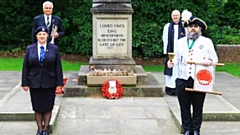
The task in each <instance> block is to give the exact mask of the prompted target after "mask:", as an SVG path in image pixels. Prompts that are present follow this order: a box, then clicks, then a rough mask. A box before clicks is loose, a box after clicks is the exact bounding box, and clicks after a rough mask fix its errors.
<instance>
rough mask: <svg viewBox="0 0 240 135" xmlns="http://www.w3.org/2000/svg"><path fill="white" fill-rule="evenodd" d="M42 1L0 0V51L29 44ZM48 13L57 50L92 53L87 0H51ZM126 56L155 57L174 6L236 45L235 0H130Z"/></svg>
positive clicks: (238, 17)
mask: <svg viewBox="0 0 240 135" xmlns="http://www.w3.org/2000/svg"><path fill="white" fill-rule="evenodd" d="M44 1H45V0H39V1H31V0H11V1H8V0H1V1H0V7H1V10H0V17H1V20H0V31H1V33H0V51H8V52H12V51H16V50H17V51H19V50H24V49H25V48H26V46H27V45H29V44H30V43H31V41H30V40H31V25H32V22H33V18H34V16H36V15H39V14H42V3H43V2H44ZM51 1H52V2H53V3H54V10H53V13H54V14H55V15H58V16H60V17H61V18H62V22H63V25H64V28H65V36H64V37H63V38H61V39H60V51H61V52H62V53H66V54H67V53H71V54H79V55H89V56H91V55H92V14H91V12H90V9H91V8H92V0H51ZM132 7H133V9H134V13H133V15H132V46H133V49H132V54H133V56H134V57H144V58H145V59H149V58H151V57H161V56H162V55H163V48H162V45H163V44H162V31H163V27H164V25H165V24H166V23H168V22H170V21H171V17H170V15H171V12H172V10H174V9H178V10H179V11H183V10H185V9H188V10H189V11H191V12H192V13H193V15H194V16H198V17H200V18H202V19H203V20H204V21H205V22H206V23H207V25H208V30H207V31H205V32H204V35H205V36H207V37H210V38H211V39H212V40H213V42H214V43H215V44H240V39H239V37H240V36H239V35H240V31H239V28H240V26H239V25H236V24H239V23H240V12H238V9H239V8H240V1H238V0H228V1H227V0H170V1H166V0H132Z"/></svg>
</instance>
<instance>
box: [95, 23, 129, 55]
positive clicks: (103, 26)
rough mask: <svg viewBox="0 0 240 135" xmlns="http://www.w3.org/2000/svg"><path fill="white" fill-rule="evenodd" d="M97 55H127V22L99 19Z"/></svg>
mask: <svg viewBox="0 0 240 135" xmlns="http://www.w3.org/2000/svg"><path fill="white" fill-rule="evenodd" d="M97 23H98V24H97V50H98V54H103V53H106V51H107V52H108V53H109V54H115V53H117V54H125V55H126V54H127V20H121V19H117V21H116V20H113V19H99V20H98V22H97Z"/></svg>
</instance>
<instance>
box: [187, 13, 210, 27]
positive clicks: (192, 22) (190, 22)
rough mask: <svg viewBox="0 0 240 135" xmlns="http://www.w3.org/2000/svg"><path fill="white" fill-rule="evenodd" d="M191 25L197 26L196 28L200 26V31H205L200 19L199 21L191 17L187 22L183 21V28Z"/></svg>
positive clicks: (204, 25)
mask: <svg viewBox="0 0 240 135" xmlns="http://www.w3.org/2000/svg"><path fill="white" fill-rule="evenodd" d="M191 24H197V25H198V26H200V27H201V28H202V30H207V24H206V23H205V22H204V21H203V20H202V19H200V18H198V17H196V16H192V17H190V18H189V19H188V20H185V21H184V23H183V26H184V27H187V26H189V25H191Z"/></svg>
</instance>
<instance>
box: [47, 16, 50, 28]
mask: <svg viewBox="0 0 240 135" xmlns="http://www.w3.org/2000/svg"><path fill="white" fill-rule="evenodd" d="M49 25H50V22H49V17H47V27H48V28H49Z"/></svg>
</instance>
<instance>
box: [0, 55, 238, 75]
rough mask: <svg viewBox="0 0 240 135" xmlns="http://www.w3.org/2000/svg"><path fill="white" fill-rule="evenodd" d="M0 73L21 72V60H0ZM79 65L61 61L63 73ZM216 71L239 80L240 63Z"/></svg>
mask: <svg viewBox="0 0 240 135" xmlns="http://www.w3.org/2000/svg"><path fill="white" fill-rule="evenodd" d="M0 63H1V64H0V70H1V71H21V70H22V63H23V58H0ZM81 65H88V62H70V61H65V60H62V66H63V70H64V71H79V69H80V66H81ZM143 68H144V70H145V71H146V72H163V69H164V66H163V65H149V66H146V65H144V66H143ZM216 70H217V71H223V72H228V73H230V74H232V75H234V76H237V77H239V78H240V63H225V66H223V67H220V66H217V68H216Z"/></svg>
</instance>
